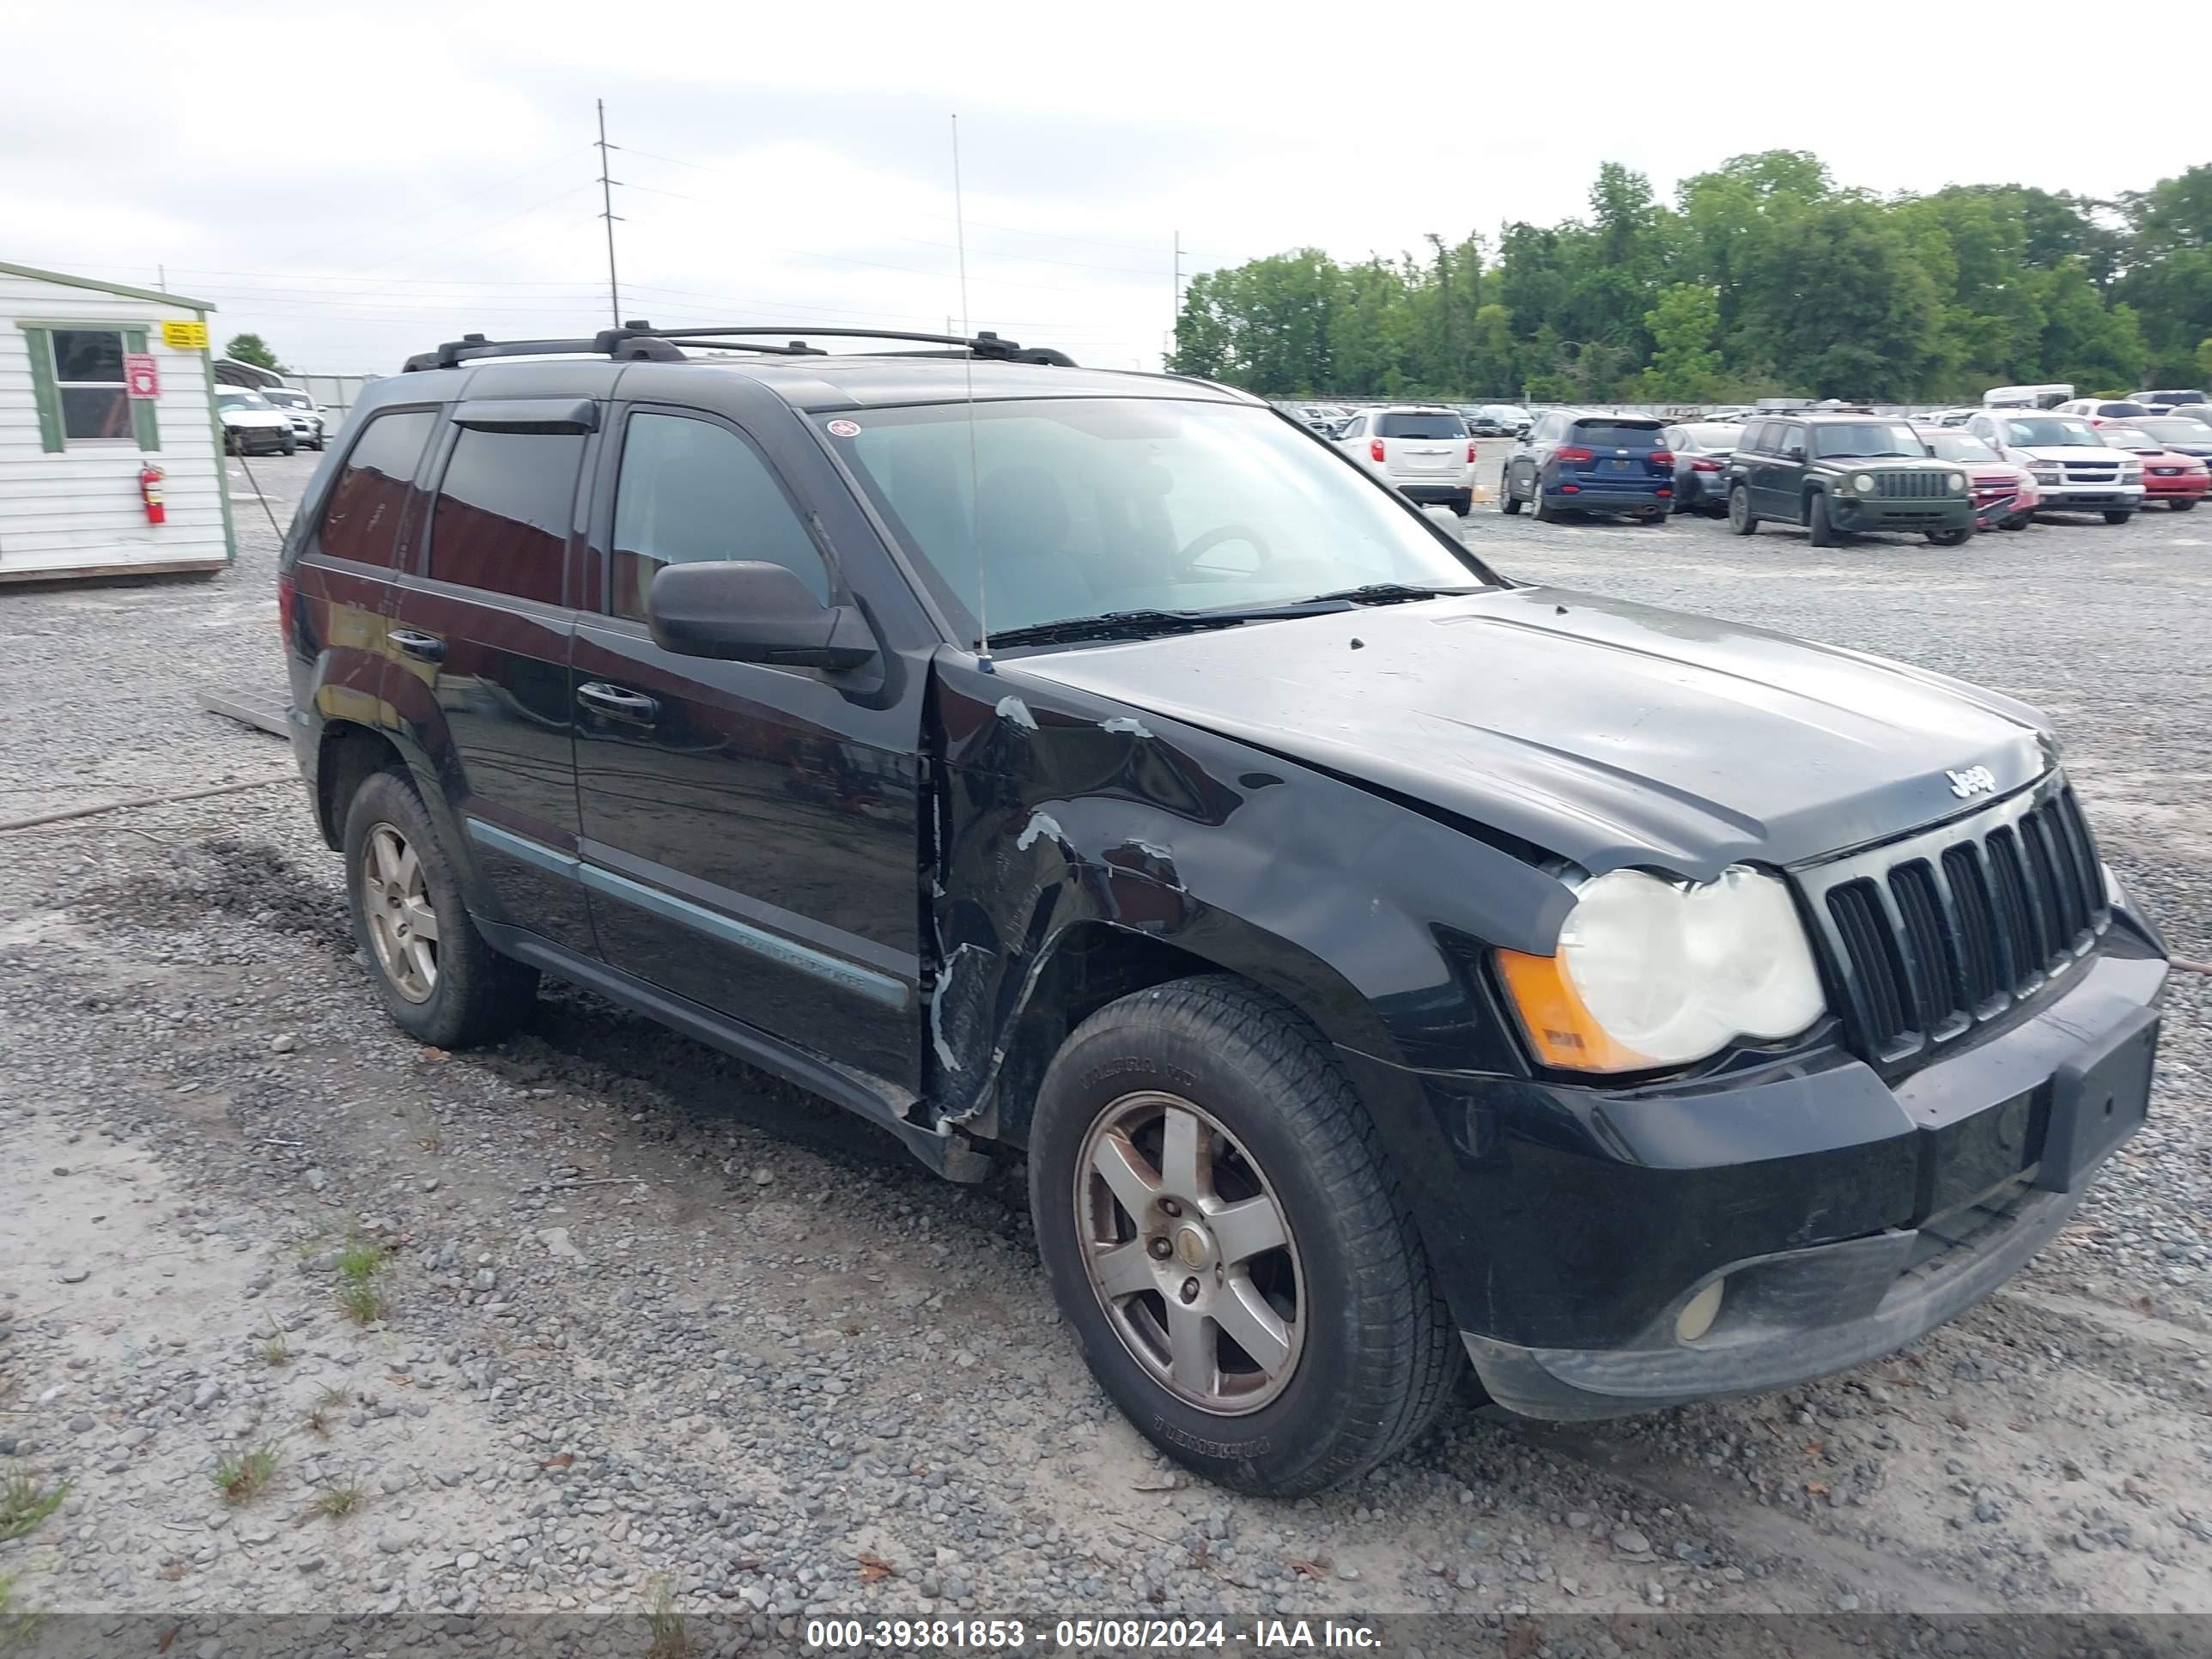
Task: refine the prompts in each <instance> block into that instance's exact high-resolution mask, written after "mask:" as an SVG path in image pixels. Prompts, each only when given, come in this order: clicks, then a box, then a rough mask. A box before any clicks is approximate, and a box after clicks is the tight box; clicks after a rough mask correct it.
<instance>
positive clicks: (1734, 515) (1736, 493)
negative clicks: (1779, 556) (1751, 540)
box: [1728, 484, 1759, 536]
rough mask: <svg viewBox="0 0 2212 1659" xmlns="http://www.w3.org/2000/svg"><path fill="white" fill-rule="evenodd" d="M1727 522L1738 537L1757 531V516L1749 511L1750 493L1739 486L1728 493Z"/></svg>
mask: <svg viewBox="0 0 2212 1659" xmlns="http://www.w3.org/2000/svg"><path fill="white" fill-rule="evenodd" d="M1728 522H1729V529H1730V530H1732V531H1734V532H1735V533H1736V534H1737V535H1739V536H1749V535H1753V534H1756V533H1757V532H1758V530H1759V514H1757V513H1754V512H1753V511H1752V510H1751V492H1750V491H1749V490H1748V489H1745V488H1744V487H1743V486H1742V485H1741V484H1738V485H1737V486H1736V487H1735V489H1731V490H1729V498H1728Z"/></svg>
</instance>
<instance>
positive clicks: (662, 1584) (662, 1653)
mask: <svg viewBox="0 0 2212 1659" xmlns="http://www.w3.org/2000/svg"><path fill="white" fill-rule="evenodd" d="M645 1627H646V1629H647V1630H648V1631H650V1632H652V1633H653V1640H652V1643H651V1644H650V1645H648V1646H647V1649H646V1650H645V1651H646V1659H684V1656H685V1655H687V1654H689V1653H690V1651H691V1638H690V1637H688V1636H686V1635H685V1634H684V1615H683V1614H682V1613H678V1612H677V1611H676V1597H675V1595H674V1594H673V1593H672V1592H671V1590H670V1589H669V1588H668V1581H667V1580H666V1579H665V1578H656V1579H654V1580H653V1600H652V1601H650V1602H649V1603H648V1604H647V1607H646V1610H645Z"/></svg>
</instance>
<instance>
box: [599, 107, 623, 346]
mask: <svg viewBox="0 0 2212 1659" xmlns="http://www.w3.org/2000/svg"><path fill="white" fill-rule="evenodd" d="M597 101H598V103H599V208H600V212H599V217H600V218H602V219H604V220H605V221H606V222H607V308H608V310H610V311H611V312H612V313H614V324H615V326H616V327H617V328H620V327H621V326H622V320H623V314H622V286H621V284H620V283H617V281H616V280H615V193H614V187H615V186H616V185H618V184H620V183H621V182H622V180H620V179H610V178H609V177H608V176H607V173H608V172H609V168H608V167H607V152H608V151H609V150H611V149H621V148H622V146H621V145H620V144H610V143H607V100H605V99H604V98H601V99H599V100H597Z"/></svg>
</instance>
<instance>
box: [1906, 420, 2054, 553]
mask: <svg viewBox="0 0 2212 1659" xmlns="http://www.w3.org/2000/svg"><path fill="white" fill-rule="evenodd" d="M1913 429H1914V430H1915V431H1917V432H1918V433H1919V435H1920V436H1921V437H1922V439H1923V441H1925V442H1926V443H1927V445H1928V447H1929V448H1930V449H1932V450H1934V451H1935V452H1936V459H1938V460H1945V461H1952V462H1954V463H1956V464H1957V465H1958V468H1959V471H1961V472H1963V473H1965V474H1966V484H1967V488H1969V489H1972V491H1973V492H1974V525H1975V527H1976V528H1978V529H1981V530H1987V529H1988V528H1989V527H1990V525H1991V524H1992V523H1995V524H1996V525H1997V526H1999V527H2001V528H2002V529H2005V530H2025V529H2027V526H2028V525H2029V524H2030V523H2031V522H2032V521H2033V520H2034V518H2035V509H2036V508H2037V507H2040V506H2041V505H2042V504H2043V496H2042V495H2041V493H2040V492H2039V490H2038V489H2036V487H2035V480H2034V478H2033V477H2031V476H2030V475H2029V473H2028V472H2027V469H2026V468H2024V467H2017V466H2015V465H2012V463H2011V462H2009V461H2006V460H2002V459H1999V457H1998V455H1997V453H1996V450H1994V449H1991V448H1990V447H1989V445H1988V444H1986V443H1984V441H1982V440H1981V439H1979V438H1977V437H1976V436H1975V435H1973V434H1972V433H1971V432H1964V431H1961V430H1960V429H1959V428H1957V427H1948V426H1923V427H1916V428H1913ZM2000 515H2002V516H2000Z"/></svg>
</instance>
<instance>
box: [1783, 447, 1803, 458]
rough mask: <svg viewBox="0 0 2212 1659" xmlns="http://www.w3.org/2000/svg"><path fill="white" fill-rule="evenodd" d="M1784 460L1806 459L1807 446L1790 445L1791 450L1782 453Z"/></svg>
mask: <svg viewBox="0 0 2212 1659" xmlns="http://www.w3.org/2000/svg"><path fill="white" fill-rule="evenodd" d="M1782 459H1784V460H1785V461H1802V460H1803V459H1805V446H1804V445H1802V444H1792V445H1790V447H1789V448H1787V449H1785V450H1784V451H1783V452H1782Z"/></svg>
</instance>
